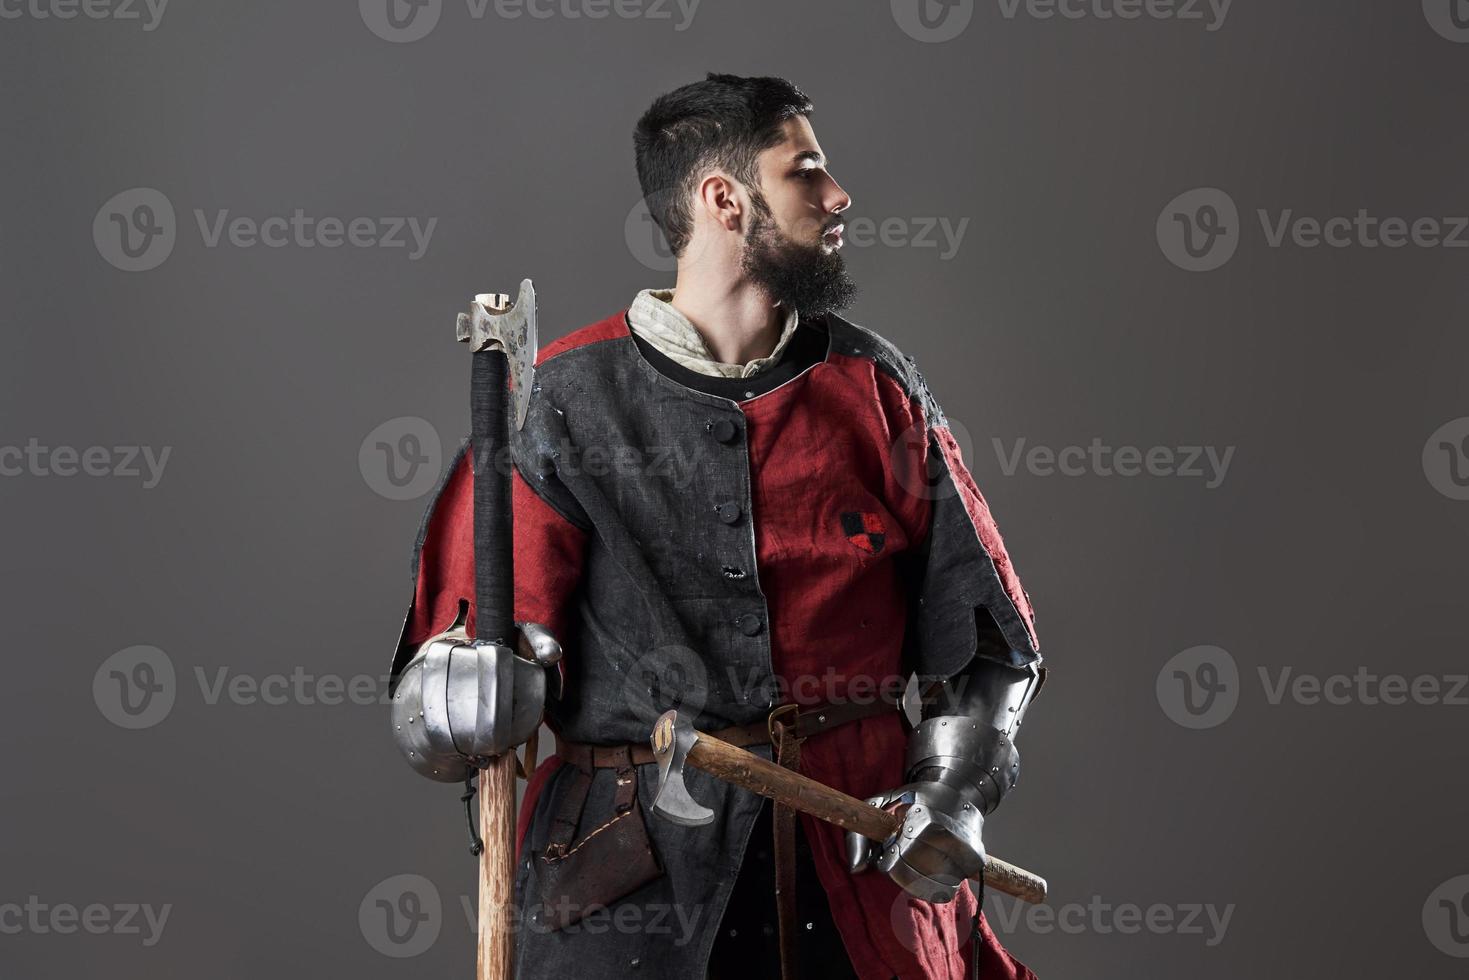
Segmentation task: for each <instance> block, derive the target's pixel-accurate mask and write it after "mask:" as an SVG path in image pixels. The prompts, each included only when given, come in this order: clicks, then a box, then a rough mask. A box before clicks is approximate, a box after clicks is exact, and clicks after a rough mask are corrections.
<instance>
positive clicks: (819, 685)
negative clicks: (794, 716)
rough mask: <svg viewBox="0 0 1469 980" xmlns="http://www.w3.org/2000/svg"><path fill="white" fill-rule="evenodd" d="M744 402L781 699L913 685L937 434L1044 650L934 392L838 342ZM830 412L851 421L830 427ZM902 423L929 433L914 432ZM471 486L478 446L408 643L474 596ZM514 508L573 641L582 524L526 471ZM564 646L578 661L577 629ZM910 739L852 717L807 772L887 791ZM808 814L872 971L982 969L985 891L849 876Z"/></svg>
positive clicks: (806, 762) (866, 971)
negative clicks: (842, 529) (919, 576)
mask: <svg viewBox="0 0 1469 980" xmlns="http://www.w3.org/2000/svg"><path fill="white" fill-rule="evenodd" d="M627 333H628V327H627V323H626V319H625V315H624V313H618V314H617V315H615V316H613V317H609V318H607V319H606V320H603V321H600V322H598V323H595V324H592V325H591V326H588V327H585V328H583V329H581V330H578V331H575V332H573V333H572V334H570V335H568V336H566V337H564V338H562V339H561V340H559V341H557V342H555V343H553V344H551V345H549V346H548V347H547V348H546V349H545V350H544V351H543V352H542V353H541V356H540V359H539V360H540V361H544V360H547V359H549V358H551V357H555V356H556V355H557V354H559V353H561V352H563V351H566V350H569V349H572V348H574V347H577V346H580V345H583V344H587V343H592V342H595V341H598V340H604V339H608V338H611V337H620V336H625V335H626V334H627ZM538 363H539V362H538ZM739 405H740V408H741V410H742V411H743V412H744V414H745V417H746V419H747V438H748V447H749V466H750V476H751V481H752V488H753V492H752V501H753V514H752V517H753V520H754V527H755V538H756V554H757V559H758V561H757V565H758V567H757V569H756V573H757V575H758V581H759V586H760V589H761V591H762V592H763V593H764V595H765V596H766V600H767V603H768V609H769V622H770V632H771V636H770V642H771V659H772V666H773V668H774V670H775V672H776V675H777V677H778V678H779V679H780V680H781V681H782V690H781V695H782V697H781V700H782V701H796V702H798V703H802V704H815V703H819V702H823V701H829V700H833V699H841V698H852V699H861V698H864V697H866V698H869V699H870V698H871V696H872V695H873V694H874V693H876V689H877V688H878V687H879V686H884V687H891V686H893V685H900V684H901V679H902V675H901V664H900V657H901V653H902V647H903V640H904V627H905V624H906V622H907V616H908V607H907V599H906V593H905V591H904V583H903V581H902V579H901V566H900V564H899V563H898V562H897V561H895V560H894V559H895V557H896V556H899V555H902V554H904V553H905V552H909V551H910V550H911V549H912V548H913V547H915V546H917V545H918V544H920V543H922V542H923V539H924V538H925V536H926V535H927V534H928V530H929V526H930V511H931V504H930V501H929V499H928V498H927V497H926V496H925V495H924V494H922V493H914V492H911V491H910V490H909V489H907V488H906V487H905V482H906V481H908V480H910V479H911V475H912V474H914V473H926V472H927V469H926V467H927V453H928V452H929V445H930V441H929V439H927V438H923V437H922V434H923V433H924V432H925V431H931V432H932V434H933V435H934V436H935V439H934V444H936V445H937V446H938V447H939V449H940V451H941V452H942V453H943V455H944V458H945V462H946V463H947V466H948V470H949V472H950V473H951V474H952V476H953V479H954V483H955V485H956V486H957V487H958V490H959V493H960V495H961V497H962V499H963V502H964V507H965V511H966V512H967V514H968V516H969V519H970V522H971V524H972V530H973V533H974V534H975V535H976V536H977V537H978V539H979V540H980V541H981V542H982V543H983V544H984V547H985V551H986V552H987V553H988V554H989V556H990V558H991V559H992V560H993V562H994V565H995V571H996V573H998V575H999V578H1000V581H1001V582H1002V584H1003V586H1004V590H1005V593H1006V594H1007V596H1008V598H1009V600H1010V601H1011V602H1012V603H1014V606H1015V609H1016V610H1017V611H1018V612H1019V613H1020V614H1021V617H1022V619H1023V621H1024V623H1025V626H1026V629H1027V630H1028V631H1030V637H1031V640H1032V644H1034V627H1033V622H1032V620H1033V613H1032V611H1031V608H1030V603H1029V597H1028V596H1027V595H1026V593H1025V591H1024V590H1023V589H1022V588H1021V585H1020V581H1019V578H1018V577H1017V576H1016V574H1015V571H1014V569H1013V567H1012V566H1011V564H1010V561H1009V559H1008V557H1007V555H1006V552H1005V548H1004V543H1003V541H1002V540H1001V539H1000V535H999V531H998V530H997V528H996V526H995V522H994V520H993V519H992V517H991V516H990V512H989V508H988V505H987V504H986V502H985V500H984V497H983V496H982V495H981V494H980V492H979V489H978V488H977V487H976V486H975V484H974V481H973V479H972V477H971V476H970V474H969V472H968V470H967V469H966V468H965V466H964V463H963V461H962V459H961V458H960V456H959V450H958V447H957V445H956V443H955V442H954V440H953V437H952V435H950V434H949V432H948V430H947V429H946V428H944V427H943V426H931V425H930V423H931V421H932V420H929V419H926V418H925V417H924V406H923V404H922V403H921V402H920V400H919V399H918V398H916V397H910V395H908V394H907V393H905V392H904V390H903V389H902V388H901V387H900V385H899V384H898V383H897V382H896V381H895V380H894V379H893V378H892V377H891V376H889V375H888V374H887V373H885V372H883V371H881V370H878V369H877V367H876V365H875V364H874V362H873V360H871V359H870V358H864V357H854V356H847V355H843V354H840V353H838V352H836V351H834V350H833V351H832V352H831V353H830V355H829V356H828V358H827V360H826V361H825V362H824V363H820V364H816V365H815V366H813V367H812V368H810V369H809V370H808V371H806V372H804V373H803V374H801V375H800V376H799V377H797V378H796V379H794V380H793V381H791V382H788V383H786V384H784V385H782V386H780V387H778V388H776V389H775V390H773V391H770V392H768V393H766V394H764V395H761V396H759V397H756V398H753V399H749V400H747V401H743V402H740V403H739ZM833 419H843V420H844V424H842V425H833V424H832V422H831V420H833ZM905 433H917V434H918V435H919V437H917V438H911V437H909V438H904V434H905ZM853 467H856V468H858V472H857V473H856V474H855V475H856V476H857V480H856V481H855V483H856V484H858V485H860V486H862V487H865V488H868V490H867V492H866V493H865V495H864V496H862V497H861V498H860V499H857V498H854V497H853V496H852V495H851V492H850V489H848V490H845V491H842V492H841V493H838V494H836V495H835V496H834V492H833V491H832V489H831V488H834V487H846V488H850V487H852V486H853V485H854V481H853V480H852V479H851V476H852V475H853V474H852V472H851V468H853ZM838 469H844V470H847V472H846V473H845V474H844V475H843V478H842V479H840V480H837V479H826V478H824V475H828V474H832V473H834V472H836V471H837V470H838ZM472 480H473V474H472V473H471V471H470V470H469V467H468V465H467V458H466V460H464V461H461V465H460V466H459V467H458V468H457V469H456V471H455V472H454V473H452V474H451V475H450V477H449V480H448V481H447V483H446V485H445V488H444V490H443V492H442V494H441V495H440V497H439V499H438V502H437V504H436V505H435V507H434V510H433V513H432V515H431V516H430V519H429V523H428V526H427V529H426V537H425V540H424V543H423V547H422V550H421V553H420V561H419V574H418V580H417V585H416V590H417V591H416V595H415V603H414V610H415V611H414V616H413V619H412V621H411V622H410V626H409V630H408V639H409V641H410V642H413V643H418V642H421V641H422V640H423V639H425V638H427V637H428V636H430V635H432V634H433V633H434V632H437V631H439V630H441V629H443V628H444V627H445V626H446V625H447V624H448V623H449V622H451V621H452V620H453V618H454V613H455V609H456V608H457V603H458V601H459V599H460V598H468V599H470V600H471V601H472V599H473V596H474V572H473V553H472V537H473V536H472V531H471V528H472V486H471V481H472ZM838 498H839V499H838ZM836 513H841V514H846V515H857V516H856V517H853V518H852V519H851V522H850V525H851V526H849V527H848V530H850V531H851V532H852V533H851V534H850V535H848V536H846V537H843V536H840V535H833V534H831V533H827V531H826V530H825V529H827V528H828V527H829V526H830V522H831V520H832V515H833V514H836ZM514 520H515V562H516V565H515V571H516V618H517V619H519V620H522V621H534V622H541V623H544V624H546V625H548V626H549V627H550V628H551V629H552V630H554V631H556V632H557V634H558V635H559V636H565V635H566V634H565V632H564V630H565V626H566V616H565V613H566V606H567V600H568V597H569V596H570V595H571V592H572V590H573V589H575V587H576V585H577V581H578V577H579V573H580V566H581V556H582V553H583V549H584V547H585V543H586V532H584V531H582V530H581V529H579V528H577V527H576V526H574V525H572V524H571V523H570V522H568V521H567V520H566V519H564V518H563V517H562V516H561V515H560V514H558V513H557V512H556V511H555V510H553V509H552V508H551V507H550V506H548V505H547V504H546V503H545V502H544V501H543V500H542V499H541V498H540V497H539V496H538V495H537V494H536V493H535V492H534V491H532V490H531V489H530V487H529V486H528V485H527V484H526V483H525V481H524V480H523V479H522V478H521V477H520V476H519V475H518V474H517V475H516V477H515V484H514ZM852 550H856V551H857V552H860V553H861V554H859V555H858V556H857V558H858V559H859V560H857V561H854V556H853V554H852ZM470 626H471V630H472V627H473V618H472V613H471V621H470ZM566 655H567V656H568V657H574V656H576V649H575V640H574V638H570V641H569V643H568V650H567V654H566ZM859 685H860V686H859ZM906 737H907V736H906V733H905V732H904V730H903V727H902V723H901V721H900V719H899V717H898V715H897V714H896V713H889V714H886V715H882V716H879V717H877V718H872V719H867V720H863V721H859V722H855V723H852V724H848V725H844V726H841V727H838V728H836V729H834V730H832V731H829V732H826V733H823V734H821V735H817V736H814V737H812V738H811V739H809V740H808V741H806V742H805V743H804V744H803V745H802V750H801V770H802V772H804V773H805V774H806V775H808V776H810V777H812V778H813V779H816V780H818V781H820V782H822V783H825V784H828V785H831V786H834V787H837V788H838V789H841V790H842V791H843V792H846V793H849V794H851V795H853V796H857V797H867V796H873V795H876V794H878V793H881V792H884V791H886V790H889V789H892V788H894V787H896V786H899V785H901V784H902V783H903V781H904V780H903V775H904V772H903V770H904V766H903V754H904V746H905V743H906ZM559 764H560V760H559V759H558V758H556V757H555V756H553V757H551V758H550V759H548V760H547V761H546V762H545V763H544V764H542V766H541V767H540V768H539V769H538V770H537V771H536V773H535V774H534V776H533V778H532V779H531V781H530V783H529V785H528V786H527V791H526V795H525V801H524V804H523V806H522V809H521V827H520V838H519V839H520V840H523V839H524V833H525V830H526V824H527V822H528V821H529V818H530V814H531V813H532V812H533V810H534V806H535V799H536V796H537V794H538V792H539V790H540V788H541V787H542V786H543V785H544V784H545V781H546V779H547V778H548V777H549V776H550V774H551V773H552V772H553V770H554V769H555V767H556V766H558V765H559ZM802 820H803V829H804V831H805V833H806V836H807V838H808V839H809V840H810V841H811V846H812V850H813V852H814V855H815V858H816V864H817V870H818V874H819V876H820V879H821V883H822V885H823V886H824V887H825V889H826V893H827V898H828V901H829V904H830V907H831V913H832V918H833V921H834V922H835V923H836V925H837V928H838V929H839V930H840V932H841V935H842V939H843V942H844V943H845V945H846V948H847V952H848V955H849V957H850V959H851V961H852V964H853V966H854V967H855V969H856V970H857V973H858V975H859V976H861V977H862V978H863V980H869V978H870V980H888V978H889V977H891V976H894V975H896V976H898V977H901V978H904V980H908V978H952V980H961V978H964V977H967V976H969V973H968V972H967V970H968V964H969V961H970V956H971V955H972V954H973V952H974V951H973V948H972V945H973V944H972V943H971V942H970V940H969V924H970V920H971V919H972V917H973V916H974V915H975V912H976V901H975V898H974V896H973V894H972V893H971V892H970V891H969V890H968V889H967V888H961V889H960V892H959V896H958V898H957V899H956V900H955V901H953V902H951V903H947V904H936V903H930V902H922V901H918V900H916V899H910V898H908V897H907V895H906V893H904V892H903V891H902V890H901V889H900V888H899V887H898V886H897V885H896V884H894V883H893V882H892V880H891V879H889V878H888V876H887V875H885V874H882V873H880V872H877V871H871V870H869V871H865V872H862V873H860V874H856V875H854V874H851V873H849V872H848V871H847V869H846V862H845V847H844V841H843V832H842V831H841V830H840V829H839V828H837V827H835V826H833V825H831V824H828V823H825V822H823V821H818V820H816V819H814V818H810V817H805V816H803V817H802ZM981 933H982V943H981V944H980V946H979V949H978V957H979V961H980V973H979V975H980V976H981V977H985V978H993V980H1008V978H1029V977H1033V976H1034V974H1033V973H1031V971H1030V970H1029V969H1027V968H1026V967H1025V966H1024V965H1023V964H1021V963H1020V962H1019V961H1017V960H1016V959H1014V958H1013V957H1012V956H1010V955H1009V953H1007V952H1006V951H1005V950H1004V948H1003V947H1001V945H1000V943H999V942H998V940H997V939H996V938H995V936H994V934H993V933H992V932H991V931H990V929H989V926H988V924H987V923H985V922H984V920H983V918H982V917H981Z"/></svg>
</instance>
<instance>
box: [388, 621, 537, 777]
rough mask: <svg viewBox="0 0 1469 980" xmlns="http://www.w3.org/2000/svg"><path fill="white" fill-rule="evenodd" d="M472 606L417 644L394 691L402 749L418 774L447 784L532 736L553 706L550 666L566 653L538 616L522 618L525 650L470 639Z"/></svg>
mask: <svg viewBox="0 0 1469 980" xmlns="http://www.w3.org/2000/svg"><path fill="white" fill-rule="evenodd" d="M466 607H467V604H461V607H460V612H459V616H458V617H457V618H456V619H455V621H454V623H453V624H452V625H451V626H450V627H449V628H448V629H446V630H445V631H444V632H442V633H439V634H437V635H436V636H432V637H429V639H427V640H425V641H424V643H423V644H422V645H421V646H419V647H418V649H417V651H416V652H415V653H414V654H413V657H412V658H411V659H410V660H409V661H408V663H407V664H406V666H404V667H403V669H402V670H401V671H400V672H399V673H398V675H397V676H396V677H395V678H394V679H393V687H392V694H391V697H392V724H393V739H394V741H395V742H397V744H398V748H399V749H400V750H401V751H402V752H403V755H404V757H405V758H406V759H407V760H408V764H409V765H410V766H412V767H413V768H414V769H415V770H417V771H418V772H419V773H421V774H422V775H424V776H427V777H428V778H430V779H435V780H438V781H440V782H446V783H452V782H462V781H463V780H464V779H466V778H467V777H468V776H469V775H470V774H471V773H472V772H473V771H474V770H475V769H477V768H480V767H482V766H483V765H484V764H485V763H486V762H488V761H489V760H490V759H493V758H495V757H496V756H499V755H501V754H502V753H504V752H507V751H509V750H510V749H513V748H514V747H515V746H517V745H520V744H521V743H522V742H524V741H525V740H526V739H528V738H530V736H531V733H532V732H534V731H535V730H536V728H537V727H538V726H539V725H540V723H541V716H542V713H543V711H544V709H545V705H546V684H547V681H548V671H547V670H546V668H547V667H552V666H554V665H555V664H556V663H557V662H558V661H559V660H560V659H561V645H560V644H559V643H557V642H556V639H555V638H554V637H553V636H552V635H551V634H550V632H549V631H548V630H546V629H545V627H543V626H540V625H538V624H536V623H524V624H520V629H519V646H520V649H521V653H517V652H516V651H515V650H512V649H511V648H510V647H508V646H505V645H504V644H501V643H496V642H493V641H488V640H474V639H471V638H470V637H469V635H468V633H467V632H466V631H465V628H464V619H465V614H466ZM522 654H523V655H522ZM550 673H551V675H552V676H554V677H555V678H556V679H557V680H558V681H559V676H560V675H559V674H557V673H555V672H554V671H552V672H550Z"/></svg>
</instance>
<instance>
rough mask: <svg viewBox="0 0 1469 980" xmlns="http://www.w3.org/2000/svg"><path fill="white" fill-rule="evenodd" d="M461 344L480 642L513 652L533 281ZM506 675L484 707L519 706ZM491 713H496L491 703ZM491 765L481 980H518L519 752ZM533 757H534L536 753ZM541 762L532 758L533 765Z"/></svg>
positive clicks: (482, 799)
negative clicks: (514, 437)
mask: <svg viewBox="0 0 1469 980" xmlns="http://www.w3.org/2000/svg"><path fill="white" fill-rule="evenodd" d="M455 336H456V338H457V339H458V340H460V341H462V342H465V343H468V344H469V349H470V350H471V351H473V353H474V364H473V367H472V368H471V376H470V416H471V428H470V432H471V443H470V451H471V454H472V455H471V457H470V458H471V460H472V462H473V464H474V566H475V568H474V572H475V574H474V593H475V629H474V633H475V639H476V641H479V642H487V643H494V644H499V645H501V646H504V647H509V648H510V649H511V650H513V649H515V648H516V646H517V643H516V636H515V571H514V556H515V550H514V538H513V528H512V525H511V509H510V508H511V500H510V493H511V483H510V480H511V473H510V467H509V466H508V465H506V464H505V461H504V460H503V459H502V458H501V457H502V456H503V455H504V454H505V453H506V451H507V450H508V448H509V445H510V431H511V430H510V426H511V424H512V420H511V418H510V416H509V415H508V414H507V409H508V408H509V405H508V402H509V398H508V397H507V395H509V394H510V393H511V391H512V390H513V393H514V399H515V405H514V420H513V424H514V425H515V427H516V428H517V429H518V428H520V427H521V426H523V425H524V424H525V416H526V409H527V406H528V404H529V401H530V392H531V384H532V374H533V373H534V370H535V359H536V293H535V289H534V287H532V286H531V281H530V280H529V279H525V280H523V281H522V282H521V284H520V294H519V295H518V296H517V297H516V299H515V302H514V304H511V302H510V297H508V296H505V295H502V294H499V293H493V294H481V295H479V296H476V297H475V299H474V302H473V303H472V304H471V305H470V311H469V312H468V313H461V314H460V315H459V319H458V320H457V322H456V325H455ZM500 663H501V664H502V665H504V669H503V670H502V675H503V676H500V677H499V678H497V680H496V683H495V684H494V685H493V688H494V689H493V690H492V691H487V690H485V689H484V688H483V687H482V688H481V693H480V699H481V701H482V702H483V701H484V700H485V699H486V698H494V699H495V700H496V701H502V702H504V704H502V705H500V708H501V711H502V713H504V709H505V708H506V707H508V706H509V702H510V695H511V689H512V686H513V685H512V683H511V678H510V677H509V676H508V674H507V673H506V671H508V670H509V669H510V667H511V666H513V665H512V664H511V662H510V660H509V658H501V660H500ZM486 707H488V705H486ZM505 749H506V750H505V751H502V752H500V753H499V754H498V755H497V756H495V757H494V758H491V759H485V760H484V765H483V768H482V771H481V773H480V785H479V825H480V837H481V838H482V839H483V841H484V850H483V851H482V852H481V853H480V874H479V950H478V956H477V965H476V972H475V976H476V977H477V980H510V978H511V977H512V976H513V975H514V972H515V946H514V941H513V938H514V937H513V936H512V934H511V919H510V916H511V913H512V907H511V902H512V899H513V890H514V883H515V752H514V746H509V747H505ZM528 754H529V753H528ZM533 762H534V758H533V757H532V758H530V759H527V763H528V764H530V763H533Z"/></svg>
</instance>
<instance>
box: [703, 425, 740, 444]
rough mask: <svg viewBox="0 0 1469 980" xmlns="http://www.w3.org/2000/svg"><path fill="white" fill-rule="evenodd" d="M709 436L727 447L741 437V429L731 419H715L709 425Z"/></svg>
mask: <svg viewBox="0 0 1469 980" xmlns="http://www.w3.org/2000/svg"><path fill="white" fill-rule="evenodd" d="M709 434H710V435H712V436H714V438H716V439H718V440H719V441H720V442H722V443H724V444H725V445H726V446H727V445H729V444H730V443H732V442H734V441H735V439H736V438H738V437H739V434H740V427H739V426H737V425H735V424H734V423H733V422H731V421H730V420H729V419H715V420H714V421H712V422H710V423H709Z"/></svg>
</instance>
